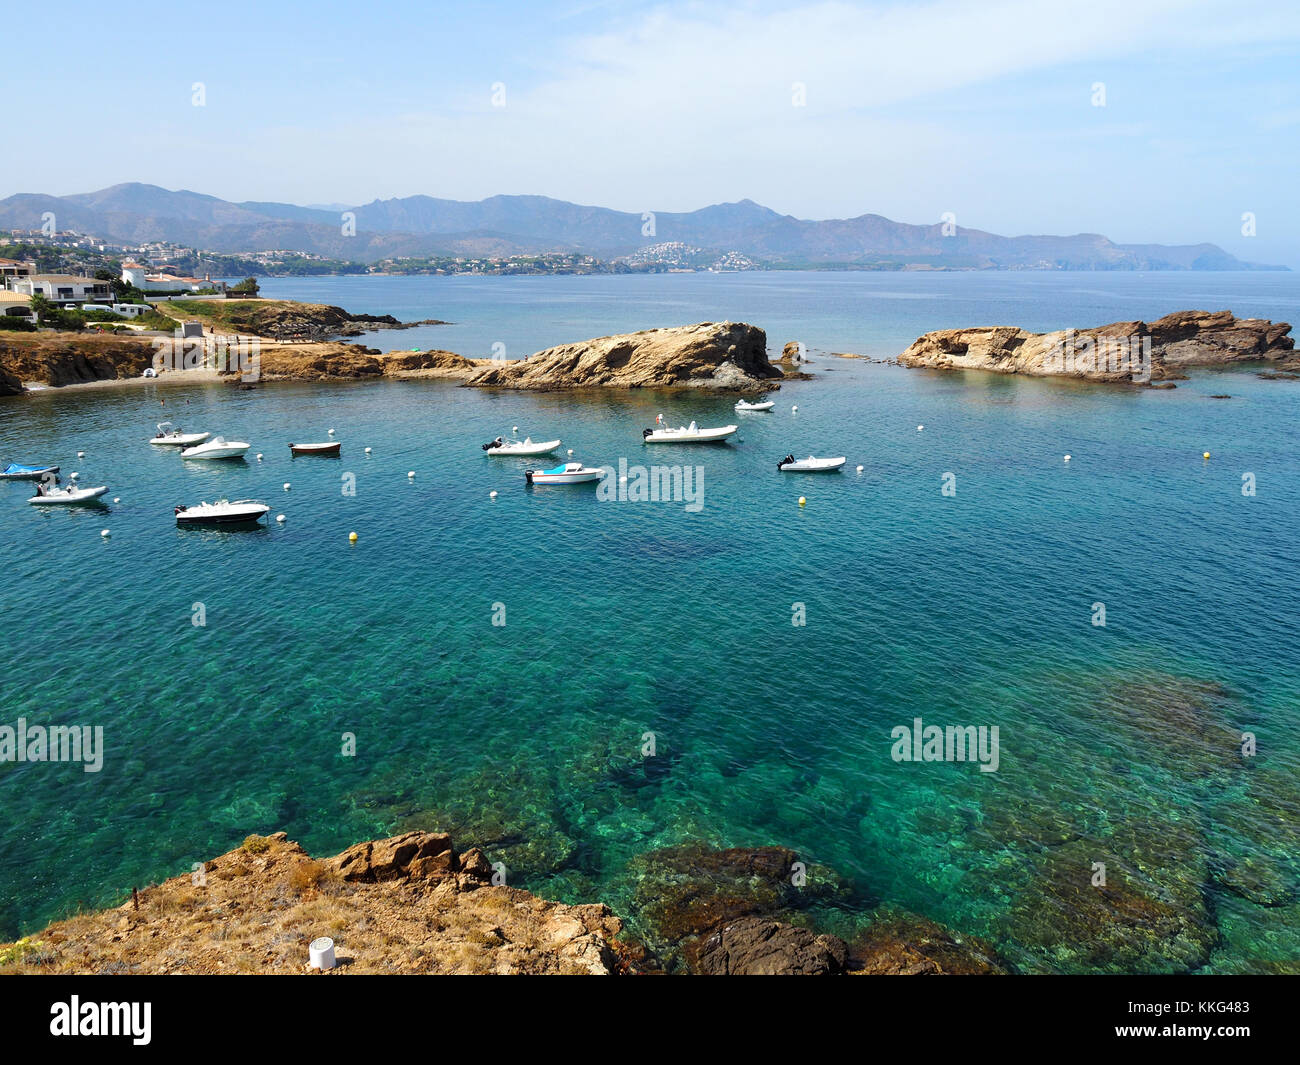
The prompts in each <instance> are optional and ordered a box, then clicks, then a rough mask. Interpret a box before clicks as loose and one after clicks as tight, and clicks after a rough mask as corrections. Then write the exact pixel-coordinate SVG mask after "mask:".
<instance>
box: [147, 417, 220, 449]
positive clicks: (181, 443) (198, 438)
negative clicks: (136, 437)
mask: <svg viewBox="0 0 1300 1065" xmlns="http://www.w3.org/2000/svg"><path fill="white" fill-rule="evenodd" d="M211 435H212V434H211V433H186V432H183V431H182V430H181V429H180V427H179V426H176V425H173V424H172V423H171V422H159V423H158V435H157V436H155V437H154V438H153V439H152V440H150V441H149V443H151V444H153V445H155V446H156V447H193V446H194V445H195V444H201V443H203V441H205V440H206V439H207V438H208V437H209V436H211Z"/></svg>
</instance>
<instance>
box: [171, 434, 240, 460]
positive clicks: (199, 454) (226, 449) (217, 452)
mask: <svg viewBox="0 0 1300 1065" xmlns="http://www.w3.org/2000/svg"><path fill="white" fill-rule="evenodd" d="M252 446H253V445H252V444H245V443H244V442H243V441H240V440H227V439H226V438H225V437H224V436H214V437H213V438H212V439H211V440H209V441H208V442H207V443H206V444H200V445H199V446H198V447H187V448H186V449H185V450H184V451H182V452H181V458H183V459H241V458H243V457H244V452H245V451H247V450H248V449H249V448H250V447H252Z"/></svg>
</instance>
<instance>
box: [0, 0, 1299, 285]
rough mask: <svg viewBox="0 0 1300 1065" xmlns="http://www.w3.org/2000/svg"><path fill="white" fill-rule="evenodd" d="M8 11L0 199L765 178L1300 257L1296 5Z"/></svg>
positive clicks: (512, 188) (790, 187)
mask: <svg viewBox="0 0 1300 1065" xmlns="http://www.w3.org/2000/svg"><path fill="white" fill-rule="evenodd" d="M15 17H16V18H17V19H18V24H17V25H16V26H14V27H12V28H14V29H16V30H17V34H16V36H11V37H10V43H11V45H12V44H14V42H16V41H23V42H26V43H24V45H23V46H22V47H11V48H9V49H7V53H8V54H7V57H6V63H5V68H6V73H5V86H6V88H7V89H8V90H9V91H8V92H7V93H6V97H7V98H8V99H9V100H10V101H11V104H17V103H19V102H21V104H22V109H23V110H24V111H26V112H27V113H29V114H31V115H32V116H33V117H34V118H39V120H38V121H33V122H32V123H30V124H29V125H28V126H26V127H25V129H24V133H23V136H22V138H21V139H17V140H16V139H14V138H12V137H11V139H10V140H9V142H8V143H9V152H10V153H12V154H11V156H10V159H9V163H10V165H8V166H6V167H4V168H3V171H0V173H2V174H3V177H2V178H0V195H8V194H10V193H14V192H50V193H55V194H66V193H72V192H84V191H89V190H92V189H96V188H102V187H104V186H106V185H111V184H114V183H117V182H120V181H145V182H150V183H153V184H158V185H163V186H165V187H167V188H189V189H193V190H195V191H199V192H207V193H211V194H213V195H217V196H221V197H223V198H226V199H232V200H242V199H267V200H283V201H289V202H294V203H329V204H334V203H345V204H354V203H363V202H366V201H369V200H371V199H375V198H388V197H392V196H406V195H411V194H413V193H426V194H429V195H433V196H445V197H450V198H454V199H479V198H482V197H484V196H490V195H493V194H496V193H538V194H543V195H548V196H555V197H558V198H561V199H567V200H574V201H577V202H581V203H592V204H599V205H602V206H608V207H616V208H620V209H624V210H631V211H642V210H658V211H674V210H691V209H693V208H696V207H700V206H704V205H705V204H709V203H717V202H721V201H729V200H738V199H743V198H746V197H748V198H750V199H753V200H757V201H758V202H760V203H763V204H765V205H767V206H769V207H772V208H774V209H775V210H778V211H781V212H784V213H789V214H793V215H797V216H799V217H803V218H833V217H846V216H852V215H857V214H863V213H867V212H875V213H879V214H883V215H886V216H888V217H890V218H895V219H898V220H901V221H907V222H932V221H936V220H938V219H939V217H940V216H941V215H942V214H943V213H944V212H948V211H951V212H953V213H954V214H956V216H957V221H958V224H960V225H964V226H970V227H974V228H979V229H987V230H991V231H993V232H998V233H1005V234H1021V233H1075V232H1101V233H1105V234H1106V235H1108V236H1110V237H1112V238H1113V239H1115V240H1119V241H1124V242H1146V241H1151V242H1162V243H1186V242H1194V241H1201V240H1205V241H1211V242H1213V243H1216V244H1219V245H1220V246H1222V247H1224V248H1227V249H1228V250H1229V251H1231V252H1233V253H1234V254H1237V255H1239V256H1241V257H1243V258H1246V259H1251V260H1254V261H1264V262H1280V263H1285V264H1287V265H1290V266H1293V267H1300V205H1298V203H1297V201H1298V199H1300V196H1298V195H1297V193H1296V191H1295V190H1296V188H1297V184H1298V181H1297V177H1298V176H1300V64H1298V63H1297V57H1298V56H1300V5H1297V4H1295V3H1294V2H1291V3H1269V2H1256V0H1235V2H1231V3H1226V2H1218V0H1090V2H1086V3H1073V2H1051V0H987V2H983V3H966V2H959V0H932V2H914V3H855V4H848V3H833V2H828V3H778V2H754V3H700V4H692V3H654V4H651V3H591V2H583V0H572V2H570V3H558V4H547V3H490V2H488V3H475V4H465V3H457V4H445V5H444V4H428V3H414V2H409V3H372V4H369V5H358V4H356V3H349V4H341V3H330V2H316V3H312V4H310V5H308V4H302V5H299V4H276V3H266V4H241V3H237V2H236V3H226V4H222V5H219V6H218V7H216V8H203V7H193V6H191V7H184V6H180V7H178V6H176V5H175V4H167V5H162V4H150V3H142V4H136V5H132V6H131V7H129V8H105V7H103V6H102V5H100V4H93V5H92V4H86V3H80V2H72V3H65V4H63V5H61V6H60V17H59V18H58V20H57V22H51V23H50V24H49V25H41V24H39V22H38V20H36V19H34V18H32V17H31V16H21V15H16V16H15ZM24 18H25V19H26V21H27V24H26V25H24V24H23V19H24ZM195 82H202V83H203V86H204V92H205V100H204V104H203V106H194V105H193V102H192V100H193V92H192V86H193V85H194V83H195ZM1098 82H1101V83H1104V86H1105V106H1094V103H1093V100H1094V97H1095V95H1096V94H1095V91H1094V89H1093V86H1094V85H1095V84H1096V83H1098ZM498 84H499V85H504V103H505V106H494V102H493V89H494V86H496V85H498ZM800 85H802V86H803V89H802V99H803V101H804V103H803V105H802V106H798V105H797V101H798V100H799V99H800V89H799V86H800ZM15 94H17V95H15ZM497 99H498V101H499V100H500V94H499V92H498V97H497ZM64 101H66V106H64V105H63V102H64ZM47 105H52V106H54V107H55V108H56V109H57V110H58V111H59V112H62V113H64V117H56V116H54V115H44V114H43V113H42V112H43V109H44V108H45V107H46V106H47ZM82 115H84V116H85V118H84V119H83V118H80V117H79V116H82ZM15 163H16V164H17V165H14V164H15ZM1246 212H1250V213H1252V214H1253V215H1254V218H1255V227H1256V235H1255V236H1254V237H1247V236H1244V235H1243V234H1242V225H1243V223H1242V215H1243V214H1244V213H1246Z"/></svg>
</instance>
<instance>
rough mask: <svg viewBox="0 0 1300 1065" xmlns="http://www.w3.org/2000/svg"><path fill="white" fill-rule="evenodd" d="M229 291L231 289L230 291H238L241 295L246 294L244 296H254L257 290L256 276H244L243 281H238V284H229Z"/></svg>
mask: <svg viewBox="0 0 1300 1065" xmlns="http://www.w3.org/2000/svg"><path fill="white" fill-rule="evenodd" d="M230 291H231V292H237V293H239V294H240V295H241V296H245V295H246V296H256V295H257V293H258V291H259V289H258V285H257V278H255V277H246V278H244V280H243V281H241V282H239V284H237V285H231V286H230Z"/></svg>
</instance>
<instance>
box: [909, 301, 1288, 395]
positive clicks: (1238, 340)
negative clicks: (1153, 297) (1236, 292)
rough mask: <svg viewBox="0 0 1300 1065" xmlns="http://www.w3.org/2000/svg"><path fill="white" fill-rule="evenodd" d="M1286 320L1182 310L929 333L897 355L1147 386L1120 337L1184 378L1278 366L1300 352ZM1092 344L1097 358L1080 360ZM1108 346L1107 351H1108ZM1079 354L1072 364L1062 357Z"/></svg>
mask: <svg viewBox="0 0 1300 1065" xmlns="http://www.w3.org/2000/svg"><path fill="white" fill-rule="evenodd" d="M1290 331H1291V326H1290V325H1289V324H1287V323H1286V322H1271V321H1267V320H1265V319H1260V318H1236V317H1234V316H1233V314H1232V312H1231V311H1214V312H1211V311H1176V312H1175V313H1173V314H1167V315H1165V316H1164V317H1163V318H1159V319H1157V320H1156V321H1154V322H1151V323H1149V324H1148V323H1146V322H1142V321H1132V322H1112V323H1111V324H1110V325H1103V326H1097V327H1095V328H1092V329H1079V330H1073V331H1072V333H1073V335H1072V336H1071V335H1070V334H1069V332H1068V331H1066V330H1058V331H1056V332H1051V333H1030V332H1027V331H1026V330H1024V329H1017V328H1015V327H1013V326H982V327H978V328H972V329H943V330H939V331H937V332H933V333H926V334H925V335H924V336H922V337H920V338H919V339H918V340H916V341H915V342H914V343H913V344H912V345H911V346H910V347H909V348H908V349H907V350H906V351H904V352H903V353H902V354H901V355H899V357H898V361H899V363H900V364H901V365H903V366H911V367H928V368H931V369H940V370H990V371H992V372H995V373H1008V374H1028V375H1031V376H1040V377H1080V378H1087V379H1089V380H1096V381H1110V382H1130V381H1137V380H1142V379H1143V378H1142V376H1141V374H1135V373H1134V372H1132V363H1131V362H1128V361H1122V360H1119V359H1115V360H1112V359H1109V358H1107V357H1106V354H1105V353H1109V352H1113V351H1114V347H1113V345H1114V343H1115V341H1116V340H1117V339H1120V338H1129V337H1136V338H1140V339H1142V338H1149V341H1150V379H1151V380H1152V381H1167V380H1170V379H1178V378H1180V377H1181V376H1182V375H1181V374H1180V373H1179V371H1180V370H1182V369H1185V368H1187V367H1189V366H1221V365H1224V364H1228V363H1233V362H1249V361H1276V360H1281V359H1285V358H1287V357H1288V356H1289V355H1290V354H1291V351H1292V349H1293V348H1294V341H1293V340H1292V338H1291V337H1290V336H1289V335H1288V334H1289V333H1290ZM1087 344H1092V345H1093V346H1094V347H1095V348H1096V356H1095V357H1094V358H1090V359H1085V358H1082V357H1081V356H1080V353H1081V348H1082V347H1083V346H1085V345H1087ZM1108 345H1109V346H1108ZM1063 351H1064V352H1067V353H1069V352H1074V353H1075V354H1076V357H1075V358H1074V360H1073V361H1071V360H1070V359H1069V358H1065V359H1063V358H1061V354H1062V352H1063Z"/></svg>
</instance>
